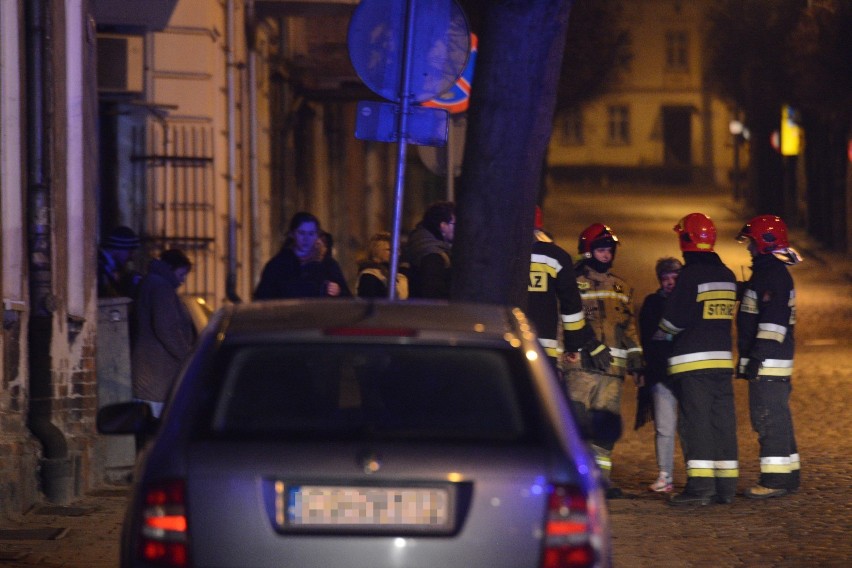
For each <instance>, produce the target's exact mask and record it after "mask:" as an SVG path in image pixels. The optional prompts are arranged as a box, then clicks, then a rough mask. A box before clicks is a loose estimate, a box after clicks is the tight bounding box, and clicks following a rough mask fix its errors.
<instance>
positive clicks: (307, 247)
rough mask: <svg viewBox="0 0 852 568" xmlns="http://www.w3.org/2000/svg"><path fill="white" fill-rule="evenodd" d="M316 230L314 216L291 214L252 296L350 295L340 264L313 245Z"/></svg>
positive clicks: (319, 231) (262, 297)
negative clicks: (276, 249) (277, 245)
mask: <svg viewBox="0 0 852 568" xmlns="http://www.w3.org/2000/svg"><path fill="white" fill-rule="evenodd" d="M320 233H321V229H320V224H319V220H318V219H317V218H316V217H315V216H313V215H312V214H310V213H307V212H305V211H300V212H299V213H296V214H295V215H293V218H292V219H291V220H290V227H289V230H288V231H287V238H286V239H285V241H284V245H283V246H282V247H281V250H280V251H279V252H278V254H276V255H275V256H273V257H272V258H271V259H270V260H269V262H267V263H266V266H264V267H263V272H262V273H261V276H260V282H258V284H257V288H255V291H254V299H255V300H271V299H276V298H320V297H325V296H332V297H351V296H352V292H350V291H349V286H348V285H347V284H346V278H345V277H344V276H343V271H342V270H341V269H340V265H339V264H338V263H337V261H336V260H334V258H333V257H332V255H331V254H323V252H322V250H321V248H320V247H318V246H317V239H318V238H319V236H320Z"/></svg>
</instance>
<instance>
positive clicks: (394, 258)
mask: <svg viewBox="0 0 852 568" xmlns="http://www.w3.org/2000/svg"><path fill="white" fill-rule="evenodd" d="M415 2H416V0H408V2H407V3H406V9H405V40H404V42H403V45H404V46H405V47H404V56H403V64H402V77H401V79H402V80H401V85H400V93H399V98H400V103H401V105H400V110H399V128H398V129H397V132H398V134H399V141H398V147H397V157H396V191H395V194H396V195H395V198H394V211H393V233H392V234H391V258H390V274H389V275H388V299H389V300H393V299H394V298H395V297H396V275H397V272H398V271H399V240H400V231H401V230H402V200H403V194H404V185H405V160H406V154H407V139H408V115H409V112H410V108H411V97H412V93H411V59H412V57H413V52H414V46H413V41H412V38H413V37H414V3H415Z"/></svg>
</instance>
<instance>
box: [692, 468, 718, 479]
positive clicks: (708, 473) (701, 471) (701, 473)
mask: <svg viewBox="0 0 852 568" xmlns="http://www.w3.org/2000/svg"><path fill="white" fill-rule="evenodd" d="M714 471H715V470H714V469H713V468H705V467H696V468H692V469H690V468H687V469H686V475H687V477H715V475H714V474H713V472H714Z"/></svg>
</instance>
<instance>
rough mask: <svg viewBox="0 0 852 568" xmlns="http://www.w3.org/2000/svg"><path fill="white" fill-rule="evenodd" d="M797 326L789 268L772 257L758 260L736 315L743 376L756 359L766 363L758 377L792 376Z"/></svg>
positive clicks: (744, 289)
mask: <svg viewBox="0 0 852 568" xmlns="http://www.w3.org/2000/svg"><path fill="white" fill-rule="evenodd" d="M795 324H796V290H795V288H794V286H793V278H792V277H791V276H790V272H789V270H788V269H787V266H786V265H785V264H784V263H783V262H782V261H780V260H778V259H777V258H775V257H774V256H772V255H771V254H762V255H759V256H757V257H755V259H754V264H753V265H752V275H751V278H750V279H749V281H748V282H746V283H745V286H744V288H743V295H742V299H741V301H740V309H739V312H738V313H737V332H738V335H737V347H738V350H739V354H740V360H739V370H740V372H744V371H745V366H746V365H747V364H748V362H749V359H752V358H756V359H758V360H760V361H762V362H763V363H762V364H761V366H760V369H759V371H758V375H760V376H766V377H778V378H789V377H790V376H792V374H793V350H794V337H793V329H794V327H795Z"/></svg>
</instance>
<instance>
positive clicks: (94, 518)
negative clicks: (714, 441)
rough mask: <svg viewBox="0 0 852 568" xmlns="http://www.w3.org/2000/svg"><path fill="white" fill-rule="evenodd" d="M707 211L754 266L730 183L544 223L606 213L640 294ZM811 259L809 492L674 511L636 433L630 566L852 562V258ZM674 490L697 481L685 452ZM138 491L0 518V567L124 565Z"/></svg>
mask: <svg viewBox="0 0 852 568" xmlns="http://www.w3.org/2000/svg"><path fill="white" fill-rule="evenodd" d="M693 211H702V212H705V213H707V214H709V215H710V216H711V217H712V218H713V219H714V221H715V222H716V224H717V228H718V232H719V238H718V245H717V250H718V251H719V253H720V255H721V256H722V259H723V260H724V261H725V262H726V264H728V266H729V267H730V268H731V269H733V270H734V271H735V272H736V273H737V275H738V276H739V275H741V274H743V270H745V269H741V267H747V266H748V265H749V260H748V253H747V252H746V251H745V247H744V246H742V245H738V244H737V243H736V242H735V241H734V240H733V236H734V235H735V234H736V232H737V230H738V229H739V227H740V226H741V225H742V224H743V222H744V221H745V217H746V215H745V214H744V213H743V212H742V211H740V210H739V209H738V207H736V206H735V205H734V204H733V203H731V201H730V199H728V197H727V196H726V195H724V194H720V193H719V192H718V191H712V190H709V189H704V190H702V189H701V188H691V189H689V190H685V189H684V188H674V189H659V188H624V187H610V188H601V187H572V189H571V192H570V194H569V193H568V192H563V191H560V188H556V189H554V190H553V191H552V192H551V194H550V195H549V196H548V199H547V201H546V203H545V207H544V213H545V226H546V227H547V228H548V229H550V230H552V231H553V232H554V236H555V237H556V240H557V242H559V243H560V244H562V245H563V246H564V247H565V248H566V249H568V250H569V251H571V252H573V251H574V247H575V246H576V242H577V240H576V239H577V235H578V234H579V232H580V231H581V230H582V229H583V228H585V227H586V226H587V225H589V224H591V223H593V222H597V221H602V222H605V223H607V224H609V225H611V226H612V227H613V229H614V230H615V231H616V233H617V234H618V235H619V237H620V238H621V241H622V246H621V247H620V248H619V251H618V255H617V257H616V261H615V267H616V268H615V272H616V273H618V274H620V275H621V276H623V277H625V278H626V279H627V280H628V281H629V282H631V283H632V284H633V285H634V286H635V287H636V291H635V297H636V298H637V300H639V301H641V299H642V298H644V297H645V295H646V294H648V293H650V292H651V291H653V289H655V287H656V281H655V278H654V275H653V264H654V261H655V260H656V259H657V258H659V257H660V256H666V255H675V256H678V255H679V252H678V250H677V242H676V240H675V238H674V233H673V232H672V230H671V229H672V226H673V225H674V224H675V222H676V221H677V220H678V219H679V218H680V217H682V216H683V215H685V214H687V213H691V212H693ZM791 240H792V241H793V244H794V246H798V248H799V250H800V252H802V253H803V255H804V256H805V263H803V264H802V265H801V266H799V267H796V268H795V269H794V271H793V276H794V278H795V281H796V286H797V293H798V303H799V324H798V325H797V329H796V332H797V340H798V351H797V354H796V373H795V376H794V379H793V380H794V392H793V396H792V402H791V405H792V409H793V418H794V420H795V422H796V427H797V437H798V442H799V450H800V454H801V457H802V488H801V490H800V491H799V492H798V493H797V494H795V495H791V496H787V497H782V498H778V499H770V500H767V501H753V500H749V499H746V498H744V497H742V496H738V497H737V499H736V500H735V501H734V503H733V504H732V505H713V506H708V507H703V508H686V509H680V508H673V507H670V506H668V505H666V504H665V502H664V498H663V497H661V496H659V495H657V494H654V493H651V492H648V491H647V490H646V489H645V488H646V486H647V485H648V484H649V483H651V482H652V481H653V480H654V478H655V476H656V473H657V472H656V465H655V458H654V442H653V426H652V425H651V424H648V425H646V426H644V427H643V428H642V429H640V430H639V431H633V430H629V429H628V430H627V431H626V432H625V435H624V437H623V439H622V440H621V441H620V442H619V443H618V445H616V448H615V452H614V455H613V460H614V470H613V479H614V481H615V483H616V484H618V485H619V486H621V487H622V488H623V489H624V490H625V491H626V492H627V493H628V494H629V496H630V497H632V498H629V499H619V500H613V501H610V518H611V521H612V527H613V548H614V556H615V565H616V566H617V567H619V568H621V567H637V568H645V567H648V568H650V567H689V568H691V567H711V566H712V567H717V566H725V567H749V568H751V567H770V566H771V567H775V566H781V567H811V566H814V567H817V566H818V567H823V566H826V567H838V568H839V567H848V566H852V536H850V532H852V465H850V464H852V460H850V456H852V414H850V412H849V406H850V402H852V349H850V346H852V340H850V336H852V334H850V331H852V323H850V322H852V265H850V263H849V259H848V258H847V257H840V256H837V255H832V254H829V253H827V252H825V251H823V250H820V249H819V248H818V247H816V246H814V245H813V244H812V243H810V242H809V241H808V240H807V239H806V238H804V237H803V236H802V235H795V234H794V235H792V236H791ZM735 387H736V402H737V416H738V421H739V422H738V434H739V447H740V483H739V490H740V492H741V491H742V490H744V489H746V488H747V487H749V486H750V485H751V484H752V483H754V481H755V480H756V479H757V475H758V462H757V451H758V449H757V441H756V437H755V435H754V433H753V432H752V431H751V429H750V426H749V420H748V408H747V394H746V384H745V382H744V381H736V382H735ZM635 395H636V389H635V387H634V386H633V385H630V384H627V385H626V386H625V392H624V401H623V412H624V417H625V422H626V423H627V424H632V421H633V417H634V416H635ZM677 452H678V453H677V457H676V463H677V467H676V471H675V489H676V490H679V489H681V488H682V487H683V484H684V482H685V480H686V475H685V472H684V468H683V464H682V463H681V462H680V460H681V459H682V458H681V454H680V449H679V448H678V449H677ZM126 499H127V488H126V487H120V486H113V487H104V488H100V489H98V490H96V491H93V492H92V493H90V494H88V495H86V496H85V497H84V498H83V499H81V500H79V501H78V502H75V503H74V504H73V505H72V506H70V507H51V506H47V505H43V506H39V507H35V508H34V509H33V510H32V511H30V512H28V513H27V514H26V515H24V516H23V517H22V518H20V519H15V520H5V521H3V520H0V566H3V567H7V568H24V567H31V566H44V567H47V568H113V567H114V566H117V562H118V539H119V534H120V527H121V518H122V514H123V507H124V504H125V502H126Z"/></svg>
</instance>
